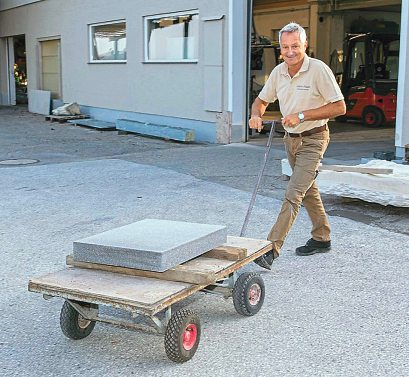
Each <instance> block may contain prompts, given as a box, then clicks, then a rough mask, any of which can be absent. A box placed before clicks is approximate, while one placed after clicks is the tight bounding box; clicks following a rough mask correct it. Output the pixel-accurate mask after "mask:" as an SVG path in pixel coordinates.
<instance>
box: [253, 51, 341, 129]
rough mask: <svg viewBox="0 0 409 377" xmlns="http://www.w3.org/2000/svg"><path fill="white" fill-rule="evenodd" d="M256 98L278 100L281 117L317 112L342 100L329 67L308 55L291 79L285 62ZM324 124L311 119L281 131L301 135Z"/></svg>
mask: <svg viewBox="0 0 409 377" xmlns="http://www.w3.org/2000/svg"><path fill="white" fill-rule="evenodd" d="M258 97H259V98H260V99H261V100H263V101H265V102H274V101H275V100H276V99H278V100H279V102H280V111H281V114H282V115H283V116H287V115H289V114H294V113H299V112H300V111H305V110H310V109H316V108H318V107H321V106H323V105H326V104H327V103H330V102H337V101H340V100H343V99H344V96H343V95H342V93H341V89H340V88H339V85H338V84H337V82H336V81H335V77H334V74H333V73H332V71H331V70H330V68H329V67H328V66H327V65H326V64H325V63H324V62H322V61H321V60H318V59H314V58H310V57H308V56H307V55H305V57H304V61H303V64H302V66H301V68H300V70H299V71H298V72H297V73H296V74H295V75H294V77H293V78H291V76H290V75H289V74H288V66H287V64H286V63H285V62H284V63H281V64H279V65H278V66H276V67H275V68H274V69H273V71H272V72H271V74H270V77H269V78H268V80H267V81H266V83H265V85H264V87H263V89H262V90H261V92H260V94H259V95H258ZM327 122H328V119H322V120H312V121H305V122H303V123H300V124H298V125H297V126H295V127H284V128H285V130H286V131H287V132H292V133H301V132H303V131H306V130H310V129H312V128H315V127H320V126H322V125H324V124H326V123H327Z"/></svg>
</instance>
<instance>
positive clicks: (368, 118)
mask: <svg viewBox="0 0 409 377" xmlns="http://www.w3.org/2000/svg"><path fill="white" fill-rule="evenodd" d="M365 122H366V123H367V124H374V123H375V116H374V115H373V114H372V113H368V114H366V116H365Z"/></svg>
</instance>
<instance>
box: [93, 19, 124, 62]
mask: <svg viewBox="0 0 409 377" xmlns="http://www.w3.org/2000/svg"><path fill="white" fill-rule="evenodd" d="M89 31H90V32H89V34H90V61H91V62H93V63H103V62H115V63H118V62H119V63H120V62H126V22H125V21H116V22H109V23H108V22H106V23H100V24H93V25H90V26H89Z"/></svg>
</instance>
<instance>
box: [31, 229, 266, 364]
mask: <svg viewBox="0 0 409 377" xmlns="http://www.w3.org/2000/svg"><path fill="white" fill-rule="evenodd" d="M271 249H272V247H271V242H270V241H266V240H258V239H252V238H244V237H230V236H229V237H228V238H227V243H226V244H223V245H221V246H220V247H218V248H215V249H213V250H210V251H209V252H207V253H205V254H203V255H201V256H200V257H197V258H195V259H192V260H190V261H188V262H186V263H183V264H181V265H178V266H176V267H174V268H172V269H170V270H167V271H165V272H153V271H145V270H136V269H132V268H123V267H115V266H110V265H102V264H94V263H86V262H78V261H75V260H74V259H73V257H72V256H67V265H68V266H67V268H65V269H63V270H61V271H57V272H54V273H50V274H47V275H45V276H41V277H39V278H33V279H30V281H29V284H28V290H29V291H31V292H37V293H41V294H43V297H44V298H45V299H50V298H52V297H61V298H64V299H65V302H64V304H63V306H62V309H61V314H60V326H61V330H62V332H63V333H64V335H66V336H67V337H68V338H71V339H75V340H78V339H83V338H85V337H87V336H88V335H89V334H90V333H91V332H92V330H93V329H94V326H95V323H96V322H105V323H110V324H113V325H117V326H121V327H125V328H130V329H134V330H142V331H147V332H153V333H158V334H163V335H164V343H165V351H166V355H167V356H168V358H169V359H170V360H172V361H174V362H178V363H183V362H186V361H188V360H190V359H191V358H192V357H193V355H194V354H195V352H196V350H197V348H198V346H199V342H200V335H201V325H200V319H199V316H198V315H197V314H196V313H195V312H194V311H192V310H190V309H186V308H183V309H180V310H178V311H175V312H174V313H173V312H172V305H173V304H175V303H178V302H180V301H182V300H183V299H185V298H187V297H189V296H190V295H193V294H194V293H195V292H198V291H202V292H206V293H213V294H219V295H222V296H224V297H225V298H228V297H233V304H234V307H235V309H236V311H237V312H238V313H239V314H241V315H243V316H252V315H254V314H256V313H257V312H258V311H259V310H260V308H261V306H262V305H263V301H264V294H265V289H264V283H263V280H262V278H261V276H260V275H259V274H258V273H255V272H245V273H242V274H241V275H239V274H238V271H239V270H240V268H241V267H243V266H244V265H246V264H247V263H250V262H251V261H253V260H254V259H255V258H257V257H259V256H261V255H263V254H264V253H266V252H268V251H270V250H271ZM100 305H106V306H111V307H113V308H118V309H123V310H125V311H127V312H129V313H130V314H131V315H130V316H129V319H123V318H118V317H114V316H108V315H103V314H102V313H100V311H99V306H100Z"/></svg>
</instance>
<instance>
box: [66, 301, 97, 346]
mask: <svg viewBox="0 0 409 377" xmlns="http://www.w3.org/2000/svg"><path fill="white" fill-rule="evenodd" d="M78 304H79V305H83V306H86V307H88V308H95V309H98V305H96V304H85V303H81V302H78ZM60 326H61V330H62V332H63V334H64V335H65V336H66V337H67V338H70V339H74V340H78V339H83V338H86V337H87V336H88V335H89V334H91V332H92V330H94V327H95V321H88V320H86V319H84V318H83V317H82V315H81V314H80V313H78V312H77V311H76V310H75V309H74V308H73V307H72V306H71V305H70V304H69V302H68V301H65V302H64V305H63V306H62V308H61V314H60Z"/></svg>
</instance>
